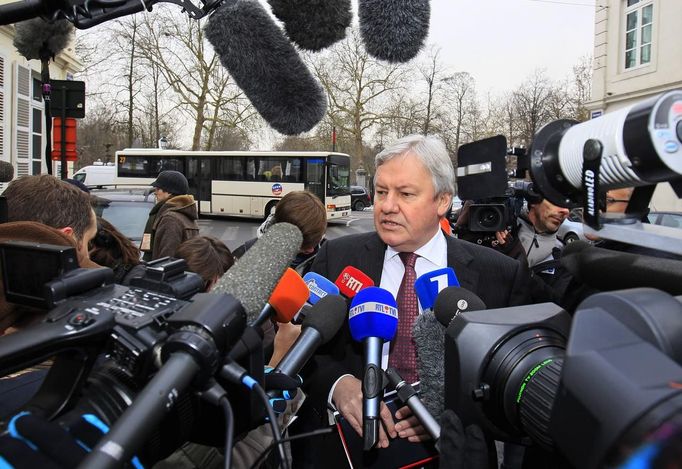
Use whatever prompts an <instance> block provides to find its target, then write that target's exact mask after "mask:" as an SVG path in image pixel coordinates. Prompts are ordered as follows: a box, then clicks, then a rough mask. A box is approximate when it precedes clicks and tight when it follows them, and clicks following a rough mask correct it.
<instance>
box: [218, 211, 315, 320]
mask: <svg viewBox="0 0 682 469" xmlns="http://www.w3.org/2000/svg"><path fill="white" fill-rule="evenodd" d="M302 242H303V236H302V235H301V231H300V230H299V229H298V228H297V227H295V226H294V225H291V224H289V223H276V224H274V225H272V227H270V229H268V231H266V232H265V234H263V236H262V237H261V238H260V239H259V240H258V241H256V244H254V245H253V246H252V247H251V249H249V250H248V251H246V254H244V255H243V256H242V258H241V259H239V262H237V263H236V264H235V265H234V266H233V267H232V268H231V269H230V270H228V271H227V273H226V274H225V275H223V276H222V277H221V278H220V280H218V283H217V284H216V286H215V288H214V292H215V293H220V292H225V293H229V294H231V295H232V296H234V297H235V298H237V299H238V300H239V301H240V302H241V304H242V306H243V307H244V310H245V311H246V315H247V319H248V321H247V322H249V323H251V322H253V321H254V320H255V319H256V318H257V317H258V314H259V313H260V312H261V310H262V309H263V307H264V306H265V304H266V303H267V301H268V298H269V297H270V294H271V293H272V290H274V288H275V286H276V285H277V282H279V279H280V277H281V276H282V273H283V272H284V270H286V268H287V267H288V265H289V263H290V262H291V260H292V259H293V258H294V257H295V256H296V254H297V253H298V251H299V250H300V248H301V243H302Z"/></svg>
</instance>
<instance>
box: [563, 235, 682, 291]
mask: <svg viewBox="0 0 682 469" xmlns="http://www.w3.org/2000/svg"><path fill="white" fill-rule="evenodd" d="M574 244H575V245H576V246H573V245H574ZM561 265H563V266H564V267H565V268H566V269H567V270H568V271H569V272H570V273H571V274H573V275H574V276H575V277H576V278H577V279H578V280H580V281H581V282H583V283H585V284H587V285H588V286H590V287H592V288H596V289H597V290H606V291H610V290H624V289H628V288H640V287H641V288H645V287H650V288H657V289H659V290H663V291H665V292H666V293H669V294H671V295H682V261H678V260H673V259H662V258H658V257H652V256H644V255H640V254H631V253H627V252H619V251H611V250H609V249H603V248H598V247H595V246H590V245H588V244H587V243H584V242H583V243H580V242H579V241H576V242H574V243H570V244H569V245H568V246H566V248H565V249H564V253H563V254H562V255H561Z"/></svg>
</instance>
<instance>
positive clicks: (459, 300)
mask: <svg viewBox="0 0 682 469" xmlns="http://www.w3.org/2000/svg"><path fill="white" fill-rule="evenodd" d="M486 308H487V307H486V305H485V303H484V302H483V300H481V299H480V298H479V297H478V295H476V294H475V293H473V292H470V291H469V290H467V289H466V288H462V287H448V288H446V289H445V290H443V291H442V292H440V294H439V295H438V298H436V303H435V304H434V307H433V312H434V313H435V314H436V319H438V322H440V323H441V324H442V325H443V326H444V327H446V328H447V327H448V325H449V324H450V322H452V320H454V319H455V318H456V317H457V316H458V315H459V314H460V313H466V312H468V311H481V310H484V309H486Z"/></svg>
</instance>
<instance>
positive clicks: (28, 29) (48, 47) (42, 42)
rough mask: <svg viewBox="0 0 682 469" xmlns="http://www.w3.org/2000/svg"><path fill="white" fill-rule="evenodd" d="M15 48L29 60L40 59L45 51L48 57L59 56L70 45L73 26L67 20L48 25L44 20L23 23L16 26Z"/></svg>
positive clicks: (37, 19) (35, 19) (36, 19)
mask: <svg viewBox="0 0 682 469" xmlns="http://www.w3.org/2000/svg"><path fill="white" fill-rule="evenodd" d="M14 27H15V31H16V32H15V35H14V47H15V48H16V49H17V52H19V54H21V55H22V56H24V57H26V59H27V60H33V59H40V58H41V53H42V52H43V51H45V52H47V53H48V57H47V58H49V57H54V56H55V55H57V54H59V53H60V52H61V51H62V50H64V48H65V47H66V46H67V45H68V44H69V41H70V40H71V31H73V25H72V24H71V23H69V22H68V21H66V20H57V21H55V22H54V23H48V22H47V21H45V20H43V19H42V18H33V19H30V20H28V21H22V22H21V23H17V24H16V25H15V26H14Z"/></svg>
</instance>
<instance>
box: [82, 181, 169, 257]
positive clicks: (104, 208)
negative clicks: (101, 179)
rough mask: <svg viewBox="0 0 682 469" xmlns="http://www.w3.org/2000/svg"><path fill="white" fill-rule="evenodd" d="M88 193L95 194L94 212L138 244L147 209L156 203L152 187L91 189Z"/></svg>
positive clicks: (145, 220)
mask: <svg viewBox="0 0 682 469" xmlns="http://www.w3.org/2000/svg"><path fill="white" fill-rule="evenodd" d="M90 195H92V196H95V201H96V202H95V207H94V208H95V213H96V214H97V215H98V216H100V217H102V218H104V219H105V220H107V221H108V222H109V223H111V224H112V225H114V226H115V227H116V229H118V230H119V231H120V232H121V233H123V234H124V235H125V236H127V237H128V238H130V240H132V241H133V243H136V244H137V245H139V244H140V242H141V241H142V235H143V234H144V227H145V225H146V223H147V219H148V218H149V211H150V210H151V209H152V208H153V207H154V205H155V204H156V198H155V197H154V189H153V188H151V187H144V188H129V189H122V188H117V189H93V190H92V191H90Z"/></svg>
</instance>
